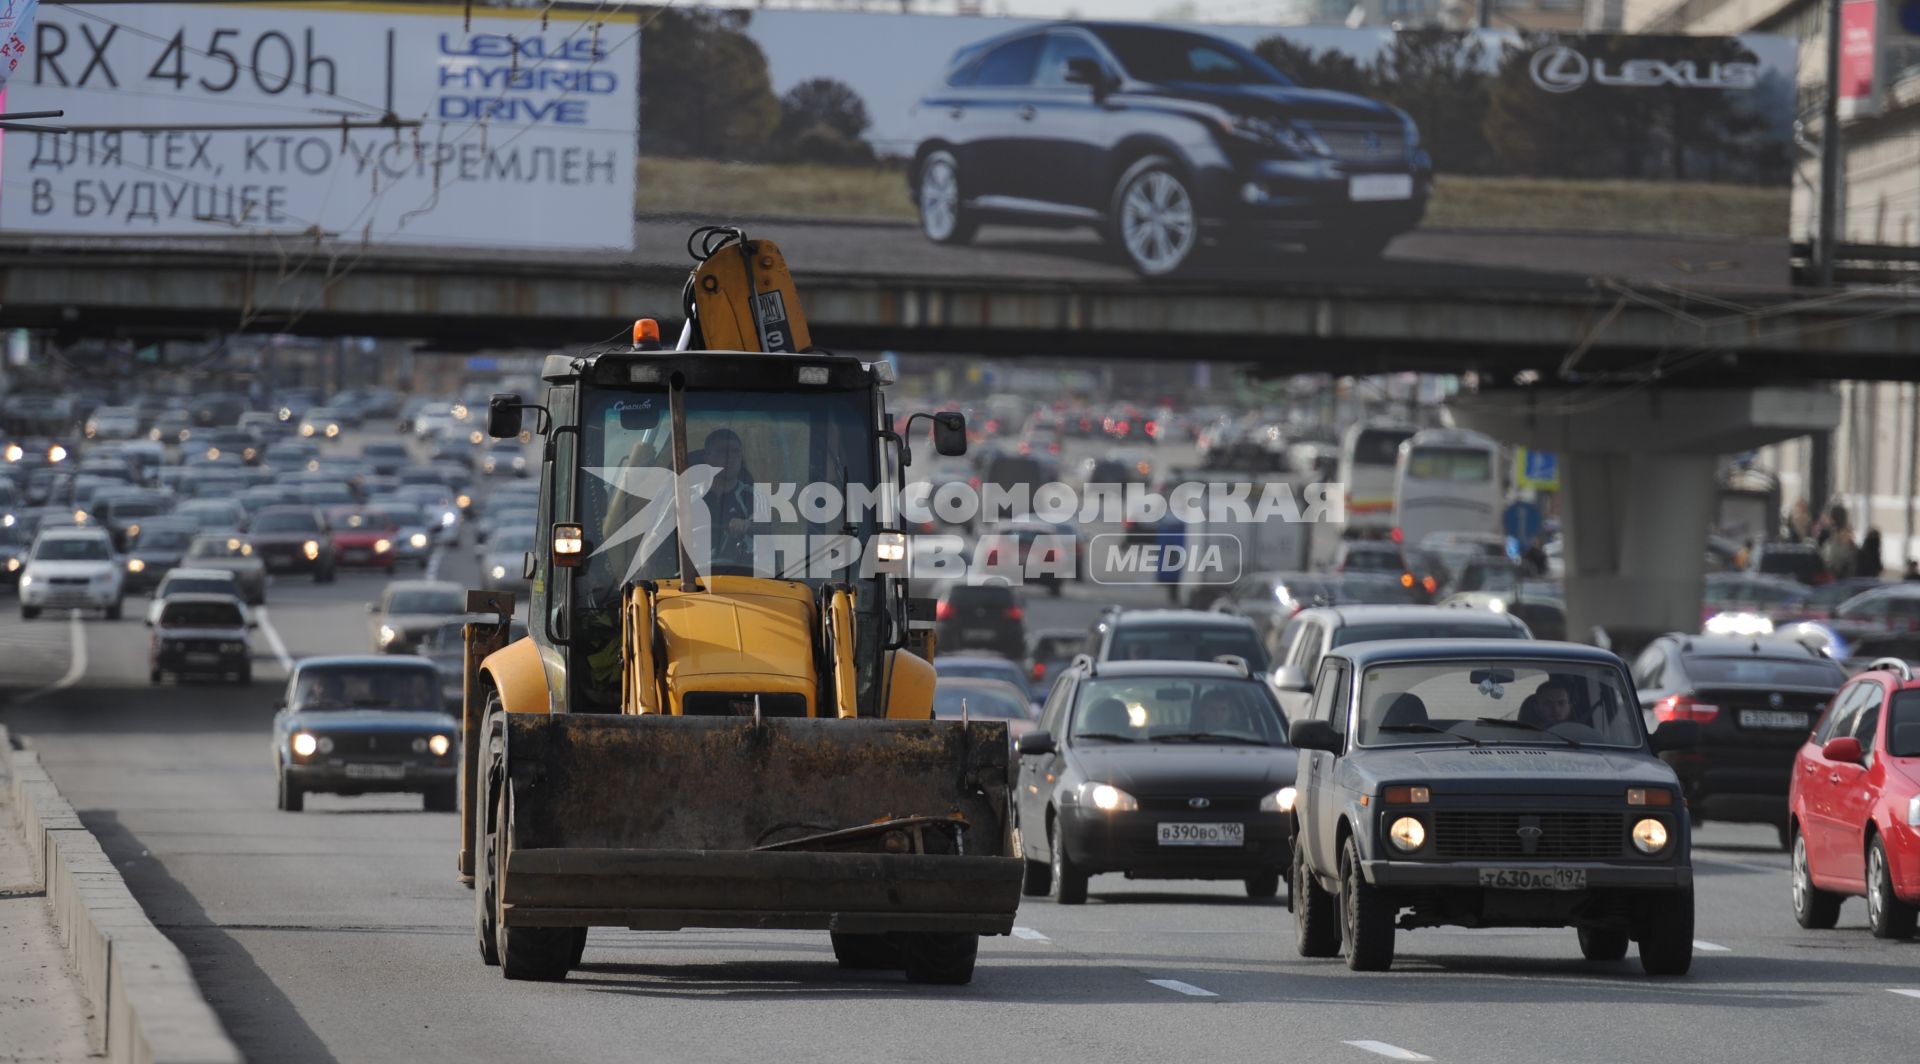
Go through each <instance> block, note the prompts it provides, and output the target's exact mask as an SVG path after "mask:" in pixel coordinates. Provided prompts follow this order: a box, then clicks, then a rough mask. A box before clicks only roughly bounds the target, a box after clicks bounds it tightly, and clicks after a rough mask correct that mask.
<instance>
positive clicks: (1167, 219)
mask: <svg viewBox="0 0 1920 1064" xmlns="http://www.w3.org/2000/svg"><path fill="white" fill-rule="evenodd" d="M914 121H915V123H916V135H915V140H916V142H917V145H918V147H917V148H916V150H915V152H914V159H913V165H912V167H911V168H910V169H909V171H908V181H909V191H910V193H911V195H912V196H913V197H914V200H915V202H916V203H917V204H918V206H919V210H920V224H921V229H922V231H923V232H924V233H925V234H926V235H927V237H928V238H929V239H931V240H934V241H935V242H937V243H942V244H959V243H965V242H966V241H968V240H969V239H971V238H972V237H973V234H974V232H975V230H976V229H977V228H978V227H979V226H980V225H981V224H982V223H984V222H992V223H998V224H1011V225H1028V226H1045V227H1071V226H1082V225H1084V226H1092V227H1094V228H1095V229H1096V230H1098V231H1099V232H1100V233H1101V234H1102V235H1103V236H1104V237H1105V238H1106V239H1107V240H1108V241H1109V242H1110V243H1111V244H1113V245H1114V246H1115V247H1117V248H1118V249H1119V250H1120V251H1121V252H1122V253H1123V254H1124V255H1125V256H1126V258H1127V261H1128V262H1129V263H1130V264H1131V265H1132V266H1133V268H1134V269H1135V270H1136V271H1138V272H1139V273H1141V274H1142V275H1144V276H1148V277H1159V276H1166V275H1168V274H1172V273H1174V272H1176V271H1178V270H1180V269H1181V268H1182V267H1183V266H1186V265H1187V264H1188V263H1189V262H1191V261H1192V260H1193V258H1194V254H1195V252H1196V251H1197V250H1199V249H1201V248H1202V247H1203V246H1205V245H1207V244H1214V245H1216V246H1217V245H1220V244H1228V245H1231V244H1234V243H1240V242H1245V243H1248V244H1254V243H1266V242H1274V243H1280V242H1284V243H1292V244H1300V245H1304V246H1305V247H1306V249H1307V250H1308V251H1309V252H1310V253H1312V254H1314V255H1315V256H1318V257H1321V258H1328V257H1338V258H1341V259H1346V260H1360V261H1365V260H1368V259H1372V258H1376V257H1378V256H1379V255H1380V253H1381V252H1382V251H1384V250H1385V248H1386V246H1387V244H1388V242H1389V241H1391V240H1392V239H1393V238H1394V237H1395V236H1397V235H1399V234H1401V233H1404V232H1406V231H1407V230H1409V229H1411V228H1413V227H1414V226H1415V225H1417V224H1419V222H1420V218H1421V216H1422V214H1424V213H1425V211H1426V206H1427V194H1428V190H1429V188H1430V187H1431V183H1432V175H1433V167H1432V163H1431V161H1430V160H1429V158H1428V156H1427V154H1426V153H1425V152H1424V151H1422V150H1421V148H1420V140H1419V131H1418V130H1417V129H1416V128H1415V126H1414V124H1413V120H1412V119H1411V118H1409V117H1408V116H1407V115H1406V113H1405V112H1402V111H1400V110H1399V109H1398V108H1395V107H1392V106H1390V105H1388V104H1384V103H1380V102H1378V101H1375V100H1369V99H1367V98H1365V97H1362V96H1355V95H1353V94H1351V93H1343V92H1329V91H1325V90H1321V89H1310V88H1303V87H1301V86H1299V85H1295V84H1294V83H1293V82H1292V81H1291V80H1289V79H1288V78H1287V77H1286V75H1284V74H1282V73H1280V71H1278V70H1276V69H1274V67H1273V66H1272V65H1270V64H1269V63H1267V62H1266V61H1265V60H1263V59H1261V58H1260V57H1259V56H1257V55H1255V54H1254V53H1253V52H1251V51H1249V50H1247V49H1246V48H1243V47H1241V46H1240V45H1237V44H1234V43H1232V42H1230V41H1225V40H1221V39H1219V38H1216V37H1209V36H1205V35H1202V34H1197V33H1188V32H1185V31H1182V30H1174V29H1165V28H1161V27H1156V26H1141V25H1119V24H1104V23H1081V22H1074V23H1053V24H1050V25H1046V26H1041V27H1032V28H1027V29H1022V30H1019V31H1017V32H1014V33H1010V34H1006V35H1004V36H1000V37H996V38H993V39H991V40H988V41H983V42H981V43H979V44H975V45H972V46H969V47H967V48H963V49H961V50H960V52H959V53H958V54H957V55H955V56H954V59H953V63H952V65H951V66H950V67H949V68H948V70H947V73H946V77H945V78H944V79H943V81H942V82H941V84H939V85H938V86H936V87H935V88H933V89H932V90H931V91H929V92H928V93H927V94H926V95H925V96H924V97H923V98H922V99H921V100H920V102H919V103H918V104H917V105H916V106H915V108H914Z"/></svg>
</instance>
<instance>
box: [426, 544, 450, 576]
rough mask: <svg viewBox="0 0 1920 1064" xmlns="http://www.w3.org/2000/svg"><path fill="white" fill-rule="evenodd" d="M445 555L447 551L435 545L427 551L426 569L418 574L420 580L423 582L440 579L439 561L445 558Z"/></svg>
mask: <svg viewBox="0 0 1920 1064" xmlns="http://www.w3.org/2000/svg"><path fill="white" fill-rule="evenodd" d="M446 555H447V549H446V548H445V547H442V546H438V545H436V546H435V547H434V548H433V549H432V550H431V551H428V552H427V567H426V568H425V569H424V570H422V571H421V573H420V576H421V578H422V579H425V580H438V579H440V559H441V558H444V557H446Z"/></svg>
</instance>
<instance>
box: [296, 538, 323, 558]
mask: <svg viewBox="0 0 1920 1064" xmlns="http://www.w3.org/2000/svg"><path fill="white" fill-rule="evenodd" d="M300 553H302V554H304V555H306V556H307V560H308V561H314V560H316V559H318V558H319V557H320V543H319V541H317V540H311V539H310V540H307V541H306V542H305V543H302V544H300Z"/></svg>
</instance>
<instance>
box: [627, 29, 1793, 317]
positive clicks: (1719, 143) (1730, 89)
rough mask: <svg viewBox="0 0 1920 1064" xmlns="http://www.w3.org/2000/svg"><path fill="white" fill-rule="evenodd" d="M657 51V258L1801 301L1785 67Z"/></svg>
mask: <svg viewBox="0 0 1920 1064" xmlns="http://www.w3.org/2000/svg"><path fill="white" fill-rule="evenodd" d="M643 51H644V53H645V54H644V56H643V69H644V71H645V77H646V84H645V85H643V97H644V99H643V104H642V110H643V114H642V122H641V124H642V136H641V161H640V178H639V201H638V207H639V211H640V223H639V228H640V232H641V236H642V242H643V245H644V244H646V243H647V242H648V241H649V240H650V237H651V234H653V233H654V232H655V231H656V230H657V232H658V236H659V239H661V240H666V239H668V238H669V237H670V236H671V233H672V232H673V231H674V227H675V226H677V225H678V222H677V221H676V220H678V219H684V218H686V217H690V216H691V217H701V218H712V219H716V220H717V219H719V218H727V217H743V216H744V217H758V218H762V219H774V220H785V221H791V222H794V223H796V224H799V223H804V226H805V227H804V228H802V229H798V230H794V231H791V232H785V233H784V235H785V236H786V238H787V244H788V247H789V248H790V249H794V250H797V251H799V253H801V254H803V255H805V256H806V259H805V262H806V264H807V265H808V266H809V267H812V268H823V269H834V270H859V269H863V268H864V269H870V270H874V271H876V272H891V271H896V270H907V271H912V270H928V271H934V272H939V273H943V274H947V273H961V274H969V275H980V276H994V277H1001V276H1021V275H1031V276H1034V277H1036V278H1038V277H1046V278H1050V279H1053V278H1058V279H1076V278H1089V279H1091V278H1100V279H1107V278H1124V277H1126V276H1128V275H1129V273H1131V274H1134V275H1138V276H1140V277H1144V278H1146V279H1147V280H1149V281H1160V280H1162V279H1173V278H1200V279H1219V280H1227V281H1233V282H1236V283H1259V282H1261V281H1273V282H1286V281H1297V280H1335V281H1348V280H1352V281H1357V282H1363V283H1367V284H1370V285H1374V286H1382V287H1393V286H1420V287H1432V286H1451V285H1474V286H1481V287H1499V288H1515V287H1521V288H1525V287H1529V286H1557V287H1585V285H1586V283H1587V279H1588V278H1589V277H1591V276H1594V275H1596V274H1600V275H1607V276H1613V277H1627V278H1648V279H1662V280H1682V281H1685V282H1687V283H1698V282H1700V281H1702V280H1707V281H1714V282H1722V283H1730V284H1741V283H1752V284H1760V283H1785V282H1786V281H1787V279H1788V278H1787V256H1788V247H1787V243H1788V241H1787V233H1788V198H1789V187H1790V186H1789V181H1790V175H1791V172H1792V167H1793V162H1794V159H1793V146H1792V122H1793V113H1794V78H1795V70H1794V64H1795V58H1796V47H1795V44H1794V42H1793V41H1791V40H1789V39H1787V38H1781V37H1770V36H1763V35H1747V36H1740V37H1658V36H1603V35H1591V36H1585V35H1555V34H1547V33H1516V32H1513V31H1506V30H1464V31H1455V30H1439V29H1434V30H1425V29H1421V30H1404V31H1399V32H1395V31H1393V30H1390V29H1366V28H1362V29H1349V28H1344V27H1303V28H1277V27H1272V26H1264V27H1262V26H1228V25H1211V24H1209V25H1206V26H1181V25H1172V24H1153V23H1095V22H1037V21H1025V20H1017V19H1004V18H971V17H932V16H902V15H884V14H865V13H852V12H820V11H765V10H762V11H754V12H746V11H717V10H682V9H677V8H676V9H669V10H666V11H665V12H663V13H662V14H661V15H660V16H659V18H658V19H657V20H656V21H655V22H654V23H653V24H651V25H650V26H649V27H648V29H647V32H646V35H645V39H644V41H643ZM763 228H765V227H764V226H763ZM769 232H770V235H776V236H779V235H783V231H781V230H777V229H776V230H769ZM796 234H798V236H797V237H796ZM800 240H804V246H803V244H802V243H801V242H798V241H800Z"/></svg>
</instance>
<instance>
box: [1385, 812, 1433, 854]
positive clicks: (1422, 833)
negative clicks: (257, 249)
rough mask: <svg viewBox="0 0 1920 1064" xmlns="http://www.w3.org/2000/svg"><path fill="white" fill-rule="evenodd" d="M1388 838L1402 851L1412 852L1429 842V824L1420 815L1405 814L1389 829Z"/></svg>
mask: <svg viewBox="0 0 1920 1064" xmlns="http://www.w3.org/2000/svg"><path fill="white" fill-rule="evenodd" d="M1387 838H1388V839H1390V840H1392V842H1393V845H1394V848H1395V849H1398V850H1400V851H1401V852H1402V853H1412V852H1413V851H1415V850H1417V849H1419V848H1420V847H1422V846H1425V845H1426V844H1427V826H1426V825H1425V824H1422V823H1421V822H1420V818H1419V817H1411V816H1403V817H1401V818H1399V819H1398V820H1395V821H1394V822H1393V826H1391V827H1389V828H1388V829H1387Z"/></svg>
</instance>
